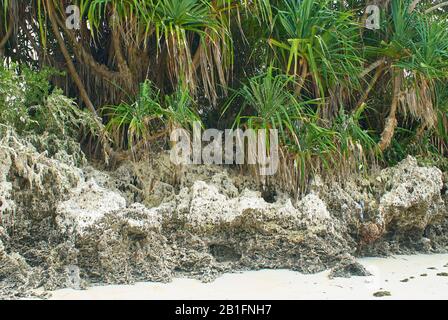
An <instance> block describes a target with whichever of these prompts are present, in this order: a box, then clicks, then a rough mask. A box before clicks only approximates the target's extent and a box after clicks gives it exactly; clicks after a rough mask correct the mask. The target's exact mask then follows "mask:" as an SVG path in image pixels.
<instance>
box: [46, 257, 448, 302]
mask: <svg viewBox="0 0 448 320" xmlns="http://www.w3.org/2000/svg"><path fill="white" fill-rule="evenodd" d="M359 262H361V263H362V264H363V265H364V266H365V267H366V268H367V269H368V270H369V271H370V272H371V273H372V274H373V275H372V276H369V277H351V278H335V279H329V278H328V274H329V271H325V272H321V273H318V274H313V275H304V274H301V273H298V272H293V271H288V270H261V271H250V272H243V273H239V274H225V275H223V276H222V277H220V278H218V279H217V280H216V281H214V282H212V283H201V282H200V281H197V280H191V279H175V280H174V281H173V282H171V283H168V284H161V283H137V284H135V285H129V286H128V285H120V286H100V287H92V288H89V289H88V290H84V291H76V290H71V289H63V290H58V291H55V292H52V298H51V299H57V300H63V299H99V300H102V299H125V300H126V299H138V300H141V299H144V300H152V299H158V300H164V299H182V300H184V299H185V300H191V299H199V300H200V299H211V300H214V299H235V300H238V299H267V300H275V299H448V254H438V255H436V254H434V255H413V256H404V255H403V256H394V257H389V258H363V259H359ZM443 273H446V274H445V276H444V275H443ZM437 274H439V275H437ZM425 275H426V276H425ZM406 279H407V280H406ZM378 291H388V292H390V294H391V296H386V297H375V296H374V295H373V294H374V293H375V292H378Z"/></svg>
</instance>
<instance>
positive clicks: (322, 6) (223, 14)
mask: <svg viewBox="0 0 448 320" xmlns="http://www.w3.org/2000/svg"><path fill="white" fill-rule="evenodd" d="M371 4H373V5H377V6H378V7H379V8H380V11H381V12H380V13H381V15H380V18H379V22H380V26H379V29H378V30H369V29H367V28H366V24H365V23H366V19H367V17H368V14H369V13H368V12H367V11H366V7H367V6H368V5H371ZM69 5H77V6H78V7H79V9H80V11H79V14H80V24H79V28H71V27H70V25H67V24H66V19H67V17H68V15H69V14H70V12H69V13H67V11H66V9H67V7H68V6H69ZM447 13H448V4H447V2H446V1H442V0H441V1H436V0H425V1H424V0H372V1H365V0H346V1H332V0H252V1H246V0H72V1H68V0H29V1H19V0H0V14H1V17H2V20H1V23H0V56H1V57H2V60H3V64H11V63H18V65H19V66H21V65H27V66H29V67H31V68H32V69H33V70H39V69H42V68H44V67H46V66H51V67H53V68H55V69H59V70H64V71H66V75H65V76H55V77H53V79H52V82H53V84H54V85H56V86H59V87H61V88H62V89H64V91H65V93H66V94H67V95H69V96H71V97H79V98H80V99H79V101H80V102H82V103H83V104H84V106H85V107H87V108H88V109H90V111H91V112H92V113H97V114H99V115H100V116H102V117H103V119H102V120H103V121H104V122H108V125H107V128H108V129H109V130H110V132H111V133H112V135H113V136H117V143H115V144H114V145H115V146H118V147H120V148H133V147H135V146H136V145H139V144H145V141H148V140H151V139H152V138H154V137H158V133H160V132H164V131H166V130H164V129H166V127H170V126H171V127H172V126H176V127H177V126H186V127H188V122H189V121H193V120H196V119H198V117H199V116H198V115H199V114H200V115H201V117H202V120H203V121H204V122H205V124H207V122H208V121H210V124H212V125H216V124H217V123H216V122H217V120H218V119H220V120H223V121H224V120H225V122H226V124H227V123H238V124H240V125H242V126H246V127H247V126H262V127H266V128H269V127H274V126H275V127H278V128H279V129H281V130H282V131H283V132H282V135H283V136H282V143H283V144H284V147H285V148H284V150H288V152H289V154H288V156H287V157H285V158H290V159H293V160H292V163H294V164H297V163H299V162H301V163H305V162H306V163H309V165H308V167H310V166H312V167H313V168H318V167H322V166H321V165H320V163H322V164H325V163H326V164H327V165H326V166H325V167H326V168H328V167H332V166H337V165H338V163H344V162H350V163H354V162H355V161H351V160H350V161H349V160H347V159H351V158H353V157H352V156H350V154H358V155H359V156H356V157H355V159H359V158H360V157H361V158H362V153H366V152H367V150H369V151H371V152H373V153H375V154H377V153H376V152H377V151H382V152H385V153H387V151H388V150H390V149H391V146H393V145H394V143H395V140H396V139H398V138H397V132H401V131H402V129H405V130H406V131H407V132H413V133H414V134H415V137H416V138H417V139H416V140H417V141H418V140H419V138H420V137H422V136H430V137H431V139H432V141H433V142H434V144H435V145H436V146H437V149H438V150H439V151H438V152H439V153H441V154H442V155H444V154H445V155H446V150H447V144H448V142H447V141H448V140H447V138H448V135H447V132H448V120H447V119H448V118H447V105H448V102H447V101H448V95H447V89H446V81H447V80H448V32H447V30H448V17H447ZM145 88H146V89H145ZM148 90H149V91H148ZM145 92H146V93H145ZM232 92H237V94H231V93H232ZM229 93H230V95H228V94H229ZM142 94H143V95H142ZM229 96H230V97H231V99H230V102H229V101H228V100H227V99H229ZM223 105H225V106H226V108H225V111H226V112H225V113H224V114H223V113H222V109H221V108H222V106H223ZM104 106H107V107H104ZM193 106H194V107H193ZM195 109H198V110H195ZM196 111H199V112H196ZM218 111H221V112H218ZM179 114H180V116H179ZM216 114H218V116H214V115H216ZM219 115H221V117H219ZM185 119H186V120H185ZM210 119H213V121H215V122H211V121H212V120H210ZM394 139H395V140H394ZM373 141H375V143H372V142H373ZM359 150H362V151H361V152H360V151H359ZM304 167H305V165H302V166H296V167H295V169H294V170H296V171H297V170H299V171H300V170H302V169H303V168H304ZM297 168H299V169H297ZM316 170H317V169H316ZM301 176H302V179H303V176H304V175H303V174H302V175H301Z"/></svg>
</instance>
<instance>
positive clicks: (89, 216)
mask: <svg viewBox="0 0 448 320" xmlns="http://www.w3.org/2000/svg"><path fill="white" fill-rule="evenodd" d="M125 207H126V200H125V199H124V198H123V197H122V196H121V195H120V194H119V193H117V192H114V191H110V190H108V189H105V188H102V187H100V186H98V184H97V183H96V182H95V181H94V180H90V181H88V182H86V183H82V184H81V185H80V186H79V187H77V188H76V189H74V190H71V196H70V198H69V199H68V200H66V201H64V202H61V203H60V204H59V205H58V206H57V208H56V214H57V216H56V223H57V224H58V226H59V227H60V229H61V231H62V232H72V231H76V232H77V233H80V234H81V233H83V232H84V230H85V229H86V228H88V227H90V226H92V225H94V224H96V223H98V221H99V220H100V219H101V218H102V217H103V216H104V215H105V214H107V213H110V212H113V211H116V210H119V209H124V208H125Z"/></svg>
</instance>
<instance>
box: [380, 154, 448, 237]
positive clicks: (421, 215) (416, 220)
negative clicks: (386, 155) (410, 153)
mask: <svg viewBox="0 0 448 320" xmlns="http://www.w3.org/2000/svg"><path fill="white" fill-rule="evenodd" d="M377 180H378V181H379V182H381V184H382V185H383V186H384V188H385V190H386V192H385V193H384V194H383V195H382V196H381V198H380V201H379V208H378V210H379V215H380V217H381V219H382V220H383V221H381V222H383V223H384V224H385V225H386V228H394V230H395V231H397V232H408V231H413V230H417V231H423V230H424V229H425V228H426V227H427V226H428V225H429V224H431V223H434V222H436V221H437V220H439V221H440V219H441V218H442V217H443V216H444V215H445V214H446V212H445V210H444V209H445V208H444V203H443V200H442V197H441V195H442V194H441V191H442V188H443V182H442V172H441V171H440V170H439V169H438V168H435V167H429V168H426V167H420V166H418V164H417V161H416V159H415V158H412V157H408V158H406V159H405V160H403V161H402V162H400V163H399V164H398V165H397V166H395V167H392V168H387V169H384V170H383V171H382V172H381V174H380V175H379V176H378V177H377Z"/></svg>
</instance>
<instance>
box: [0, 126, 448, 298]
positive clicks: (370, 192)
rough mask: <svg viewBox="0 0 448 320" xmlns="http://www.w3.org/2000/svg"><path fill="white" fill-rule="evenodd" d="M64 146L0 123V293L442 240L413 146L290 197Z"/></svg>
mask: <svg viewBox="0 0 448 320" xmlns="http://www.w3.org/2000/svg"><path fill="white" fill-rule="evenodd" d="M65 158H67V157H58V159H55V158H49V157H47V156H46V154H45V153H39V152H38V151H37V150H36V149H35V148H34V147H33V146H31V145H30V144H29V143H26V142H24V141H22V140H21V139H19V138H18V137H16V136H15V135H14V134H13V133H10V134H6V135H3V138H2V140H1V143H0V169H1V171H0V209H1V213H0V218H1V221H0V296H1V295H2V292H3V294H4V295H10V294H11V292H23V291H24V290H26V289H30V288H36V287H44V288H46V289H55V288H59V287H73V288H77V289H79V288H83V287H85V286H86V285H88V284H89V283H92V282H100V283H132V282H135V281H145V280H146V281H148V280H152V281H169V280H170V279H172V278H173V277H175V276H178V275H183V276H189V277H196V278H199V279H201V280H203V281H209V280H212V279H214V278H215V277H216V276H217V275H219V274H221V273H222V272H226V271H237V270H248V269H250V270H254V269H260V268H287V269H293V270H298V271H301V272H306V273H308V272H318V271H322V270H324V269H327V268H333V267H335V269H334V270H335V271H334V272H333V273H334V275H335V276H337V275H341V274H342V275H346V274H362V273H363V272H362V270H361V269H359V268H358V267H359V266H358V265H357V264H356V263H355V262H354V260H353V257H354V255H355V254H359V253H366V252H369V253H371V254H383V253H385V254H387V253H390V252H401V251H400V250H403V248H407V247H410V248H412V249H418V250H423V249H425V248H426V249H425V250H426V251H431V250H432V251H435V250H443V249H444V248H447V244H448V236H447V235H448V222H447V214H446V200H445V202H444V198H445V199H446V188H445V189H444V187H443V182H442V173H441V172H440V170H438V169H437V168H431V167H428V168H427V167H421V166H418V164H417V162H416V160H415V159H413V158H408V159H405V160H404V161H403V162H401V163H400V164H399V165H398V166H396V167H393V168H388V169H385V170H382V171H381V172H379V173H378V174H376V175H375V174H373V175H370V176H365V177H363V176H358V177H353V178H349V179H347V180H346V181H344V182H329V183H328V182H324V181H322V180H321V179H319V178H318V177H315V179H314V181H313V183H312V185H311V186H310V188H309V190H310V193H308V194H306V195H303V196H302V197H301V198H300V199H299V200H298V201H295V200H293V199H292V198H290V197H288V196H287V195H286V194H284V193H282V192H281V191H280V190H275V196H273V197H267V196H266V195H265V194H263V192H261V191H262V190H260V188H257V186H256V183H255V182H254V181H253V180H251V178H250V177H249V176H242V175H240V172H237V171H232V170H229V169H223V168H221V167H217V166H190V167H187V168H182V170H180V171H179V172H175V170H174V169H173V168H172V167H171V166H170V165H169V164H164V161H165V160H166V159H165V158H166V155H162V156H161V157H160V158H155V159H153V160H152V162H151V163H129V162H125V163H123V164H122V166H120V167H119V168H117V169H116V170H114V171H111V172H105V171H98V170H96V169H94V168H92V167H89V166H87V167H84V168H83V169H80V168H77V167H74V166H73V164H72V163H71V162H70V161H64V159H65ZM164 159H165V160H164ZM159 171H160V172H159ZM175 182H176V183H175ZM408 238H412V239H413V240H412V241H403V239H405V240H406V239H408ZM397 239H398V240H397ZM392 249H393V250H392ZM5 292H6V293H5Z"/></svg>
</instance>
